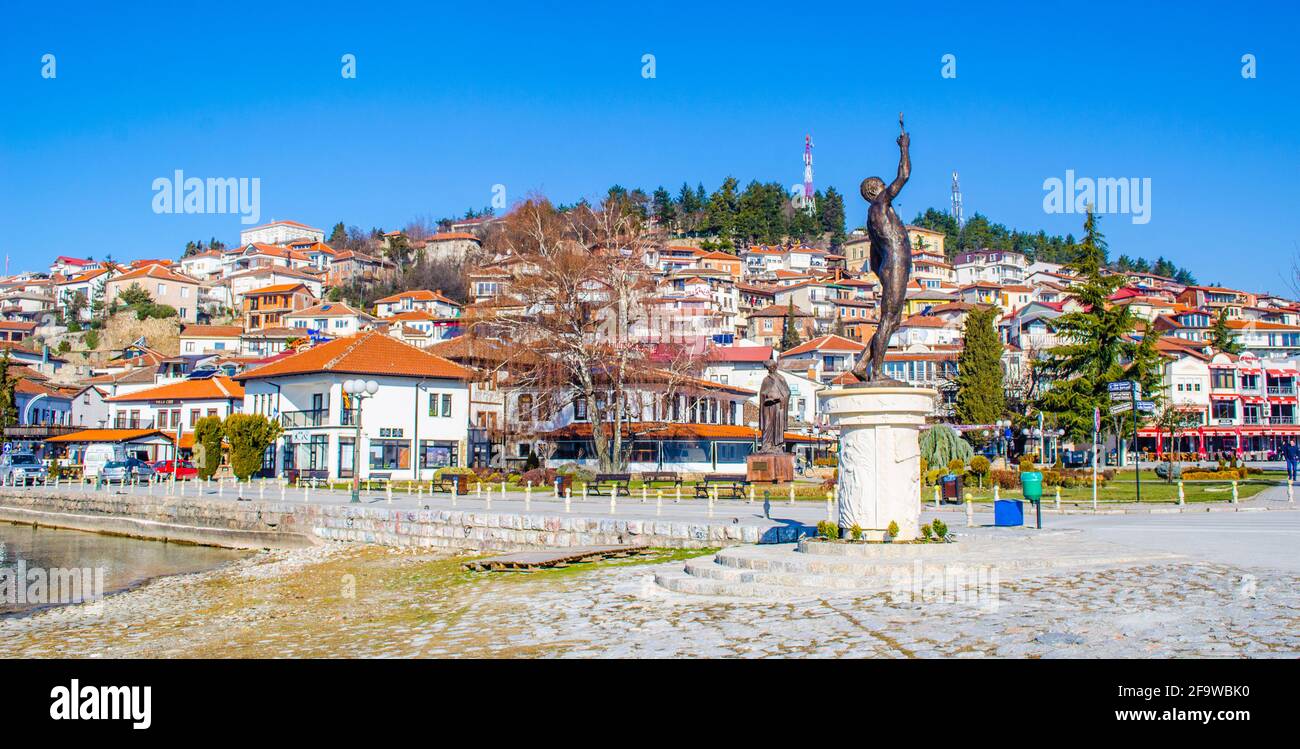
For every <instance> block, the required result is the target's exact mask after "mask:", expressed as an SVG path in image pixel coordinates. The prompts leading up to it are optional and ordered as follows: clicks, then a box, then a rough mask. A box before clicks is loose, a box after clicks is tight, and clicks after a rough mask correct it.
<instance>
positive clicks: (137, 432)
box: [45, 429, 171, 442]
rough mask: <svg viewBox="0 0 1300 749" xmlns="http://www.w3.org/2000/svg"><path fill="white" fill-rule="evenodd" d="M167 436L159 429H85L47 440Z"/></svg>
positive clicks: (118, 439) (97, 439)
mask: <svg viewBox="0 0 1300 749" xmlns="http://www.w3.org/2000/svg"><path fill="white" fill-rule="evenodd" d="M154 435H157V436H159V437H166V438H168V439H171V437H170V435H168V434H167V433H165V432H162V431H160V430H158V429H83V430H81V431H80V432H70V433H68V434H60V435H59V436H57V437H50V438H49V439H47V440H45V441H46V442H130V441H132V440H137V439H140V438H141V437H152V436H154Z"/></svg>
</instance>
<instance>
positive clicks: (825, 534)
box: [817, 520, 840, 541]
mask: <svg viewBox="0 0 1300 749" xmlns="http://www.w3.org/2000/svg"><path fill="white" fill-rule="evenodd" d="M817 535H819V536H821V537H822V538H826V539H829V540H832V541H834V540H835V539H837V538H839V537H840V527H839V526H838V525H836V524H835V523H832V522H831V521H829V520H823V521H821V522H820V523H818V524H817Z"/></svg>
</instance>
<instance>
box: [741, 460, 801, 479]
mask: <svg viewBox="0 0 1300 749" xmlns="http://www.w3.org/2000/svg"><path fill="white" fill-rule="evenodd" d="M745 478H746V479H747V480H748V481H750V482H759V483H773V484H780V483H785V482H789V481H794V456H793V455H791V454H790V453H754V454H752V455H750V456H749V457H747V458H745Z"/></svg>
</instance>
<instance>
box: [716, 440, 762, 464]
mask: <svg viewBox="0 0 1300 749" xmlns="http://www.w3.org/2000/svg"><path fill="white" fill-rule="evenodd" d="M715 449H716V450H717V453H718V462H719V463H739V464H742V465H743V464H744V462H745V458H746V457H747V456H748V455H749V454H750V453H752V452H753V451H754V443H752V442H718V443H715Z"/></svg>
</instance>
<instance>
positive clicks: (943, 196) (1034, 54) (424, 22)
mask: <svg viewBox="0 0 1300 749" xmlns="http://www.w3.org/2000/svg"><path fill="white" fill-rule="evenodd" d="M118 5H121V6H125V7H116V8H110V7H108V6H99V7H93V8H92V7H88V6H90V4H89V3H85V4H83V3H75V4H69V3H60V2H47V3H18V4H11V7H9V8H7V9H6V11H5V16H6V20H5V23H4V25H3V26H0V96H2V97H3V98H2V101H3V108H2V109H0V252H2V253H4V254H7V255H9V256H10V258H11V264H10V269H11V270H18V269H23V268H33V269H35V268H42V267H44V266H45V265H46V264H47V263H48V260H49V259H50V258H52V257H53V256H54V255H57V254H81V255H84V254H92V255H94V256H96V257H103V256H104V255H107V254H111V255H112V256H113V257H114V258H116V259H123V260H126V259H131V258H137V257H158V256H174V255H176V254H178V253H179V252H180V250H181V248H182V247H183V246H184V244H185V242H186V241H187V240H190V239H207V238H209V237H211V236H216V237H218V238H220V239H222V240H224V241H225V242H227V243H228V244H231V243H234V242H236V241H237V240H238V232H239V229H240V228H241V224H240V222H239V218H238V217H237V216H234V215H157V214H155V213H154V212H153V211H152V208H151V206H152V198H153V192H152V190H151V184H152V182H153V180H154V179H155V178H157V177H170V176H171V175H172V173H173V171H174V170H176V169H183V170H184V172H185V174H186V175H187V176H198V177H258V178H260V179H261V210H262V218H263V219H264V220H269V219H272V218H289V219H295V220H298V221H303V222H306V223H309V224H312V225H315V226H319V227H321V228H324V229H326V230H328V229H329V227H330V226H331V225H333V223H335V222H337V221H340V220H341V221H345V222H346V223H348V224H356V225H358V226H362V227H365V228H369V227H371V226H380V227H384V228H386V229H393V228H400V227H401V226H402V225H403V224H404V223H406V222H407V221H408V220H409V219H412V218H414V217H417V216H427V217H430V218H438V217H441V216H445V215H450V214H461V213H463V212H464V211H465V209H467V208H470V207H476V208H477V207H482V206H484V205H487V204H488V203H489V202H490V200H491V197H492V193H491V190H492V186H493V185H494V184H503V185H505V186H506V190H507V196H508V198H509V199H510V200H511V201H513V200H516V199H519V198H521V197H523V196H525V195H526V194H528V193H529V192H534V191H536V192H543V193H545V194H547V195H549V196H550V197H552V198H553V199H555V200H557V201H564V202H571V201H573V200H575V199H577V198H578V197H581V196H584V195H585V196H596V195H599V194H601V193H603V192H604V190H605V189H606V188H607V187H608V186H609V185H610V184H613V183H619V184H623V185H625V186H640V187H643V188H645V189H647V190H651V189H653V188H654V187H655V186H657V185H659V184H664V185H666V186H669V187H670V188H671V189H673V190H674V191H675V189H676V187H677V186H679V185H680V184H681V183H682V182H683V181H684V180H685V181H689V182H690V183H691V184H692V185H694V184H696V183H697V182H703V183H704V185H705V187H706V188H707V189H709V190H712V189H714V188H715V187H716V186H717V185H718V183H719V182H720V181H721V180H722V178H723V177H725V176H726V175H728V174H731V175H734V176H736V177H737V178H738V179H740V180H741V183H742V184H744V183H746V182H748V181H749V180H751V179H761V180H780V181H782V182H783V183H785V184H793V183H795V182H798V181H800V179H801V166H802V165H801V156H802V144H803V136H804V134H805V133H811V134H812V136H813V140H814V143H815V144H816V149H815V151H814V157H815V166H816V173H817V184H818V187H822V188H824V187H825V186H827V185H834V186H835V187H837V188H838V189H839V190H840V191H841V192H843V193H845V194H846V196H848V197H849V205H848V209H849V218H850V222H851V223H858V222H860V221H861V220H862V217H863V216H864V215H865V205H864V204H863V203H862V201H861V199H860V198H858V197H857V189H856V185H857V183H858V182H859V181H860V180H861V179H862V178H863V177H865V176H868V175H871V174H885V175H889V174H891V173H892V171H893V168H894V166H895V160H896V150H895V146H894V143H893V139H894V137H895V135H896V134H897V121H896V118H897V113H898V112H899V111H900V110H902V111H904V112H906V115H907V122H908V127H909V130H910V131H911V133H912V143H913V160H914V172H913V178H912V181H911V183H910V184H909V185H908V186H907V188H906V190H905V191H904V192H903V194H902V196H901V197H900V200H899V201H898V206H899V212H900V213H901V214H902V215H903V217H904V219H905V220H910V219H911V218H912V217H913V216H914V215H915V214H916V212H917V211H918V210H920V209H923V208H925V207H928V206H935V207H939V208H945V209H946V208H947V206H948V204H949V186H950V179H951V177H950V175H951V172H952V171H953V170H956V171H958V172H960V174H961V181H962V188H963V193H964V197H965V210H966V213H967V215H968V216H969V215H970V214H972V213H974V212H977V211H978V212H981V213H984V214H986V215H988V216H990V217H991V218H993V219H994V220H997V221H1001V222H1003V223H1006V224H1008V225H1009V226H1014V227H1018V228H1022V229H1039V228H1042V229H1045V230H1047V231H1049V232H1062V233H1064V232H1067V231H1075V232H1076V233H1077V231H1078V227H1079V225H1080V224H1081V217H1079V216H1075V215H1048V214H1046V213H1044V211H1043V196H1044V190H1043V180H1045V179H1047V178H1049V177H1064V175H1065V172H1066V170H1067V169H1072V170H1074V171H1075V173H1076V174H1077V175H1079V176H1093V177H1149V178H1150V179H1151V180H1152V195H1151V203H1152V207H1151V220H1150V222H1149V223H1147V224H1145V225H1135V224H1133V223H1131V222H1130V219H1129V217H1128V216H1111V217H1107V218H1106V219H1105V220H1104V222H1103V229H1104V230H1105V231H1106V233H1107V236H1108V238H1109V240H1110V243H1111V251H1112V255H1117V254H1118V253H1120V252H1124V253H1127V254H1129V255H1134V256H1144V257H1148V258H1150V259H1152V260H1154V259H1155V257H1156V256H1157V255H1165V256H1166V257H1170V258H1172V259H1174V260H1175V261H1176V262H1178V263H1180V264H1183V265H1185V266H1187V267H1188V268H1190V269H1191V270H1192V272H1193V273H1195V274H1196V275H1197V277H1198V278H1199V279H1200V280H1201V281H1202V282H1219V283H1223V284H1228V285H1235V286H1241V287H1246V288H1250V289H1254V290H1271V291H1273V292H1277V293H1288V292H1290V288H1289V286H1288V283H1287V281H1286V278H1287V277H1288V276H1289V275H1290V269H1291V265H1292V259H1293V257H1295V256H1296V254H1297V253H1298V252H1300V188H1298V187H1297V180H1300V128H1298V127H1297V125H1296V123H1297V122H1298V121H1300V55H1298V54H1297V52H1300V50H1298V49H1297V43H1296V41H1295V38H1294V31H1295V29H1296V28H1297V27H1298V26H1300V10H1297V6H1296V4H1295V3H1286V4H1282V3H1278V4H1276V5H1270V4H1245V5H1235V6H1225V5H1223V4H1221V3H1219V4H1210V3H1199V2H1194V3H1180V4H1178V5H1177V6H1166V4H1150V6H1157V5H1159V6H1161V7H1148V4H1145V3H1132V2H1127V3H1113V4H1112V3H1104V2H1099V3H1088V4H1079V3H1068V4H1067V3H1062V4H1056V3H1039V4H1036V5H1033V6H1022V7H1016V6H1008V7H1007V8H1005V9H996V8H991V7H990V6H989V5H988V4H984V3H972V2H963V3H952V4H948V3H944V2H927V3H904V2H896V3H863V2H855V3H846V4H842V5H838V4H832V3H816V4H810V5H800V4H797V3H788V2H787V3H781V4H765V3H752V2H751V3H735V4H727V5H723V4H705V3H675V2H666V1H661V2H656V3H646V4H640V3H638V4H603V3H602V4H595V3H593V4H590V5H585V4H578V3H566V4H562V5H557V4H549V3H526V4H516V3H508V2H498V3H489V4H477V3H461V4H456V5H455V7H438V6H439V5H441V4H434V3H383V2H370V3H353V2H349V3H329V2H321V3H313V4H311V5H303V6H302V7H299V8H290V7H283V8H281V7H273V6H274V5H275V4H273V3H265V2H262V3H242V2H226V3H204V4H202V5H201V6H200V7H198V8H187V7H185V4H181V3H174V2H168V3H154V2H147V1H141V2H132V3H129V4H118ZM706 6H707V7H706ZM1026 7H1027V8H1029V9H1028V10H1025V9H1022V8H1026ZM47 53H51V54H54V55H55V56H56V59H57V78H55V79H53V80H47V79H44V78H42V77H41V75H40V72H41V56H42V55H44V54H47ZM344 53H351V54H354V55H356V57H357V78H356V79H355V80H346V79H344V78H342V77H341V76H340V67H341V63H340V57H341V56H342V55H343V54H344ZM646 53H650V54H653V55H655V58H656V77H655V78H654V79H650V80H647V79H643V78H642V77H641V67H642V63H641V57H642V55H643V54H646ZM1247 53H1250V54H1254V55H1255V56H1256V58H1257V60H1258V77H1257V78H1255V79H1253V80H1246V79H1243V78H1242V76H1241V67H1242V63H1241V57H1242V55H1243V54H1247ZM945 54H953V55H955V56H956V59H957V77H956V78H955V79H944V78H942V77H941V76H940V70H941V58H942V56H943V55H945Z"/></svg>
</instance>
